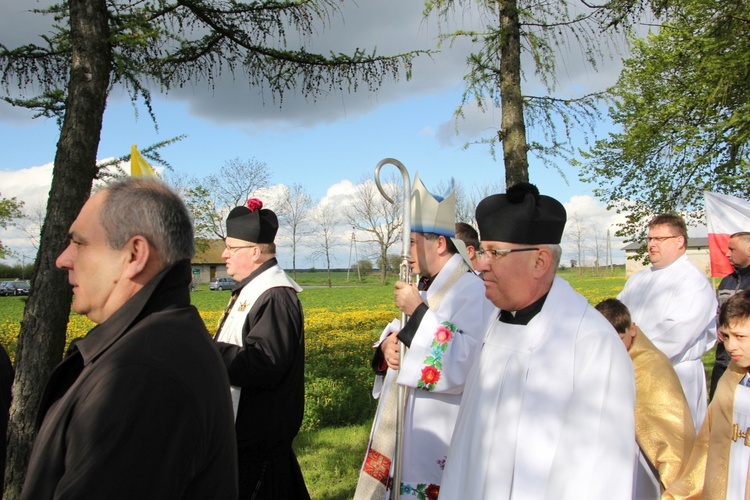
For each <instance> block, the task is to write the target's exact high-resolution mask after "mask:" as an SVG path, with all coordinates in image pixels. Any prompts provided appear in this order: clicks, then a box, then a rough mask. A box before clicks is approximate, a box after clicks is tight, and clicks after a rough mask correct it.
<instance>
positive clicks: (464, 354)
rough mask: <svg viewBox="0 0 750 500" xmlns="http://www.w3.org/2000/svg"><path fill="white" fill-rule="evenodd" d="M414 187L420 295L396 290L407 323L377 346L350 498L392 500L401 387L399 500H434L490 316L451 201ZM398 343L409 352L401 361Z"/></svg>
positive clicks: (414, 255)
mask: <svg viewBox="0 0 750 500" xmlns="http://www.w3.org/2000/svg"><path fill="white" fill-rule="evenodd" d="M414 185H415V187H414V190H413V193H412V204H411V206H412V208H411V210H412V214H411V220H412V228H411V229H412V233H411V247H410V257H409V265H410V266H411V268H412V270H413V272H414V274H415V275H420V276H421V277H422V279H420V282H419V288H417V286H416V284H415V285H410V284H407V283H404V282H397V283H396V287H395V288H396V290H395V301H396V305H397V307H398V308H399V309H400V310H401V311H402V312H404V313H406V314H407V315H408V316H409V320H408V321H407V323H406V325H403V328H402V325H400V324H399V321H398V320H394V321H393V322H392V323H391V324H390V325H388V327H386V329H385V331H384V332H383V334H382V336H381V338H380V340H379V342H378V343H377V344H376V348H377V349H376V354H375V358H374V360H373V368H374V369H375V372H376V374H377V376H376V384H375V389H374V390H373V395H374V396H375V397H379V398H380V403H379V405H378V410H377V413H376V416H375V421H374V422H373V428H372V434H371V436H370V442H369V445H368V449H367V454H366V457H365V461H364V463H363V466H362V471H361V472H360V478H359V481H358V484H357V491H356V494H355V498H356V499H362V498H366V499H382V498H390V495H391V487H392V484H391V483H392V478H393V474H394V471H393V453H394V451H395V428H394V427H393V425H392V422H393V420H391V419H392V418H393V417H394V416H395V407H394V406H393V404H395V403H394V400H396V399H397V398H396V393H397V386H398V385H399V384H400V385H403V386H405V387H406V388H408V393H407V396H406V407H405V411H404V423H403V436H404V438H403V446H402V449H401V450H399V459H398V460H399V461H400V463H401V485H400V496H401V498H436V497H437V494H438V492H439V489H440V483H441V477H442V474H443V466H444V464H445V458H446V456H447V454H448V445H449V443H450V438H451V435H452V433H453V426H454V424H455V421H456V416H457V415H458V406H459V402H460V400H461V392H462V390H463V384H464V381H465V379H466V375H467V373H468V370H469V368H470V367H471V365H472V364H473V362H474V360H475V358H476V355H477V351H478V349H479V347H480V345H481V340H482V335H483V333H484V331H485V330H486V324H487V321H488V319H489V318H490V317H491V315H492V313H493V311H494V306H493V305H492V304H491V303H490V302H489V301H488V300H487V299H485V297H484V284H483V282H482V280H481V279H479V277H478V276H477V275H476V274H474V273H473V272H472V269H471V264H470V260H469V258H468V256H467V255H466V252H465V249H464V245H463V242H462V241H460V240H458V239H457V238H455V237H454V236H455V195H454V194H453V193H452V192H450V191H449V193H448V194H447V195H446V196H445V198H442V197H437V196H433V195H432V194H430V193H429V192H428V191H427V190H426V189H425V187H424V185H423V184H422V182H421V181H420V180H419V176H418V175H417V176H416V178H415V180H414ZM451 191H452V190H451ZM399 341H401V342H403V343H404V344H405V346H406V347H408V352H406V353H405V354H404V355H403V361H402V360H401V354H402V353H401V352H400V350H399ZM383 379H384V380H383ZM381 387H382V391H381Z"/></svg>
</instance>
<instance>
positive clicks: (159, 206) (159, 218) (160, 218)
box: [99, 177, 195, 267]
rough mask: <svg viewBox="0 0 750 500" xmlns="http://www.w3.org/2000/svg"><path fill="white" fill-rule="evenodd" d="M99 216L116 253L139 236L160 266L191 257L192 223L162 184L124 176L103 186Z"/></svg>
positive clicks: (179, 200)
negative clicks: (154, 253)
mask: <svg viewBox="0 0 750 500" xmlns="http://www.w3.org/2000/svg"><path fill="white" fill-rule="evenodd" d="M105 189H106V191H107V196H106V197H105V199H104V203H103V204H102V210H101V212H100V213H99V221H100V222H101V224H102V226H103V227H104V231H105V233H106V235H107V242H108V243H109V246H110V247H112V248H113V249H115V250H119V249H121V248H122V247H124V246H125V244H126V243H127V242H128V241H129V240H130V238H132V237H133V236H137V235H140V236H143V237H144V238H146V240H148V242H149V244H150V245H151V246H152V247H153V248H154V249H155V250H156V253H157V255H158V257H159V260H160V261H161V263H162V264H163V265H164V267H166V266H169V265H172V264H174V263H175V262H177V261H178V260H182V259H192V258H193V256H194V255H195V241H194V239H193V223H192V221H191V219H190V213H189V212H188V209H187V207H186V206H185V203H184V202H183V201H182V199H181V198H180V197H179V196H178V195H177V193H175V192H174V191H172V189H170V188H169V187H168V186H167V185H166V184H164V183H163V182H162V181H160V180H158V179H155V178H152V177H124V178H122V179H118V180H117V181H115V182H113V183H111V184H109V185H107V187H106V188H105Z"/></svg>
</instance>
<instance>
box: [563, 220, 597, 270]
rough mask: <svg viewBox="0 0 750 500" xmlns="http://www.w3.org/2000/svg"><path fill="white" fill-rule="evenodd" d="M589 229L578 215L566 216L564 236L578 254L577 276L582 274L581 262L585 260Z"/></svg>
mask: <svg viewBox="0 0 750 500" xmlns="http://www.w3.org/2000/svg"><path fill="white" fill-rule="evenodd" d="M590 232H591V231H590V229H589V227H588V226H587V225H586V223H585V222H584V220H583V219H582V218H581V216H580V215H579V214H578V212H573V213H571V214H568V222H567V224H566V226H565V236H566V239H567V240H568V241H570V242H571V243H572V244H573V245H575V247H576V251H577V253H578V276H581V274H583V260H584V259H585V257H586V256H585V250H586V243H587V240H588V238H589V236H590Z"/></svg>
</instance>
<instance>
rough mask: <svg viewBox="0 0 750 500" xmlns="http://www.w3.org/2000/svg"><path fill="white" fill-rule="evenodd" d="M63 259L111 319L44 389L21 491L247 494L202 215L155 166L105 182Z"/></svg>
mask: <svg viewBox="0 0 750 500" xmlns="http://www.w3.org/2000/svg"><path fill="white" fill-rule="evenodd" d="M69 237H70V243H69V244H68V246H67V248H66V249H65V250H64V251H63V252H62V253H61V254H60V256H59V257H58V258H57V267H59V268H60V269H63V270H65V271H67V272H68V280H69V281H70V284H71V285H72V286H73V294H74V295H75V298H74V300H73V310H74V311H75V312H77V313H78V314H85V315H86V316H88V318H89V319H91V320H92V321H94V322H95V323H98V326H97V327H95V328H94V329H93V330H91V331H90V332H89V333H88V334H87V335H86V337H84V338H82V339H81V340H79V341H77V342H75V343H74V344H72V345H71V346H70V348H69V349H68V352H67V355H66V357H65V359H64V360H63V361H62V363H60V364H59V365H58V366H57V368H55V370H54V371H53V372H52V375H51V377H50V379H49V382H48V383H47V387H46V389H45V391H44V394H43V396H42V402H41V406H40V409H39V415H38V419H37V421H38V422H39V430H38V433H37V437H36V441H35V443H34V448H33V451H32V453H31V460H30V463H29V468H28V472H27V474H26V481H25V483H24V486H23V490H22V492H21V498H26V499H33V500H39V499H47V498H153V499H162V498H195V499H199V498H234V497H236V495H237V485H236V482H235V481H236V477H237V476H236V474H237V473H236V467H237V459H236V451H235V446H234V430H233V428H232V405H231V400H230V395H229V388H228V384H229V381H228V379H227V375H226V370H224V367H223V365H222V362H221V357H220V356H219V353H218V352H217V351H216V347H215V346H214V345H213V342H212V340H211V337H210V335H209V334H208V331H207V330H206V327H205V326H204V325H203V321H202V320H201V317H200V315H199V314H198V311H197V310H196V309H195V308H194V307H192V306H191V305H190V291H189V288H188V287H189V285H190V276H191V272H190V271H191V269H190V259H191V258H192V256H193V254H194V253H195V250H194V246H193V228H192V224H191V222H190V215H189V214H188V211H187V209H186V208H185V205H184V203H183V202H182V201H181V200H180V198H179V197H178V196H177V195H176V194H175V193H174V192H172V191H171V190H170V189H169V188H168V187H167V186H166V185H164V184H163V183H161V182H160V181H158V180H156V179H146V178H133V177H129V178H126V179H123V180H121V181H118V182H115V183H114V184H110V185H108V186H107V187H106V188H104V189H102V190H100V191H99V192H97V193H96V194H94V195H93V196H92V197H91V198H90V199H89V200H88V201H87V202H86V204H85V205H84V206H83V208H82V209H81V212H80V213H79V214H78V218H76V220H75V221H74V222H73V224H72V225H71V227H70V236H69Z"/></svg>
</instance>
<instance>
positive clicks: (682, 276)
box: [617, 213, 716, 428]
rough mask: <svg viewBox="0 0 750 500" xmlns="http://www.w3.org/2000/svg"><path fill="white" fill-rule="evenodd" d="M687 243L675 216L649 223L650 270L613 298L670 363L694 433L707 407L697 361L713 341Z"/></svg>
mask: <svg viewBox="0 0 750 500" xmlns="http://www.w3.org/2000/svg"><path fill="white" fill-rule="evenodd" d="M687 242H688V236H687V227H686V226H685V221H684V220H683V219H682V217H680V216H679V215H676V214H671V213H667V214H661V215H657V216H656V217H654V218H653V219H651V221H650V222H649V224H648V255H649V258H650V259H651V267H650V268H648V269H644V270H642V271H639V272H637V273H635V274H634V275H633V276H631V277H630V279H628V281H627V283H625V288H623V290H622V292H620V294H619V295H618V296H617V298H618V299H620V301H621V302H622V303H623V304H625V305H626V306H627V308H628V309H629V310H630V314H631V316H632V317H633V321H634V322H635V323H636V324H637V325H638V326H640V327H641V330H643V331H644V332H645V333H646V335H647V336H648V338H649V339H650V340H651V342H653V343H654V345H655V346H656V347H657V348H658V349H659V350H660V351H661V352H663V353H664V354H666V355H667V357H668V358H669V360H670V361H671V362H672V366H674V370H675V372H676V373H677V376H678V377H679V378H680V383H681V384H682V390H683V391H684V392H685V399H687V402H688V405H689V406H690V413H691V414H692V415H693V423H694V424H695V425H696V427H698V428H699V427H700V425H701V422H703V417H704V416H705V414H706V406H707V405H708V394H707V391H706V372H705V371H704V368H703V362H702V356H703V354H704V353H705V352H706V351H708V350H709V349H711V348H712V347H713V345H714V343H715V342H716V324H715V323H716V295H715V294H714V291H713V288H712V287H711V284H710V283H709V281H708V279H707V278H706V275H705V274H703V273H702V272H701V271H700V270H698V268H697V267H695V266H694V265H693V264H692V263H691V262H690V261H689V260H688V258H687V255H685V252H686V250H687Z"/></svg>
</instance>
